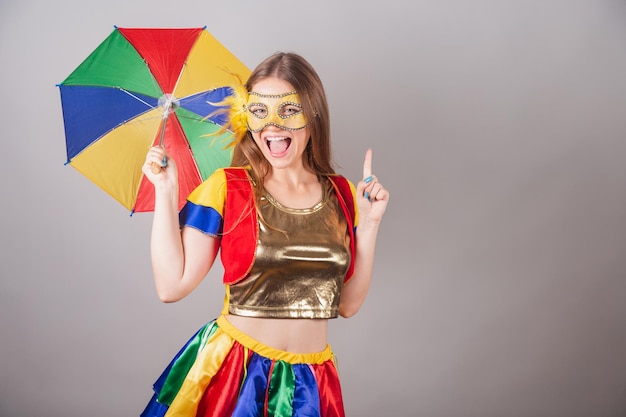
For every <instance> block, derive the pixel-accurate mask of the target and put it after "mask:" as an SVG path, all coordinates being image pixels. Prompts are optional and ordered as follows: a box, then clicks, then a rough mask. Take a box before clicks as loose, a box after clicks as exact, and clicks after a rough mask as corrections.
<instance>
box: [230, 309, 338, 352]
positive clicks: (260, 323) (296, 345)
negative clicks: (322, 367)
mask: <svg viewBox="0 0 626 417" xmlns="http://www.w3.org/2000/svg"><path fill="white" fill-rule="evenodd" d="M226 319H227V320H228V321H229V322H230V323H231V324H232V325H233V326H235V327H236V328H238V329H239V330H241V331H242V332H244V333H246V334H247V335H248V336H250V337H251V338H253V339H255V340H257V341H258V342H261V343H263V344H264V345H267V346H269V347H272V348H274V349H278V350H284V351H287V352H292V353H315V352H320V351H322V350H324V349H325V348H326V346H327V343H328V341H327V340H328V337H327V332H328V320H326V319H273V318H260V317H244V316H235V315H232V314H228V315H226Z"/></svg>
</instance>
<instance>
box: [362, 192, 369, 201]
mask: <svg viewBox="0 0 626 417" xmlns="http://www.w3.org/2000/svg"><path fill="white" fill-rule="evenodd" d="M363 197H365V198H367V199H368V200H369V198H370V193H369V191H366V192H365V194H363Z"/></svg>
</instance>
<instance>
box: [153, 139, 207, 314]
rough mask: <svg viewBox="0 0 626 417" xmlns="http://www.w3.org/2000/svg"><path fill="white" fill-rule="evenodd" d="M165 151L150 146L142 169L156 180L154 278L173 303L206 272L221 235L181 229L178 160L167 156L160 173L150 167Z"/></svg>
mask: <svg viewBox="0 0 626 417" xmlns="http://www.w3.org/2000/svg"><path fill="white" fill-rule="evenodd" d="M164 155H165V152H164V150H163V148H161V147H158V146H156V147H153V148H151V149H150V151H149V152H148V156H147V157H146V163H145V164H144V167H143V172H144V175H145V176H146V177H147V178H148V180H150V181H151V182H152V183H153V184H154V194H155V200H154V217H153V221H152V236H151V241H150V253H151V258H152V270H153V274H154V282H155V286H156V291H157V294H158V296H159V299H160V300H161V301H163V302H165V303H170V302H174V301H178V300H180V299H182V298H184V297H185V296H187V295H188V294H189V293H190V292H191V291H192V290H193V289H194V288H196V286H198V284H199V283H200V281H202V279H203V278H204V277H205V276H206V274H207V273H208V272H209V269H210V268H211V266H212V265H213V262H214V261H215V257H216V255H217V251H218V249H219V239H218V238H214V237H211V236H209V235H206V234H204V233H202V232H200V231H198V230H196V229H194V228H191V227H185V228H183V230H182V232H181V231H180V225H179V220H178V171H177V168H176V162H175V161H174V160H172V159H168V164H167V167H165V168H162V169H161V171H160V172H159V173H157V174H155V173H153V172H152V170H151V165H152V163H156V164H159V165H160V161H161V160H163V156H164Z"/></svg>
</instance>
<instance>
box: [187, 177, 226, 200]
mask: <svg viewBox="0 0 626 417" xmlns="http://www.w3.org/2000/svg"><path fill="white" fill-rule="evenodd" d="M225 193H226V171H225V169H224V168H219V169H217V170H216V171H215V172H214V173H213V174H211V175H210V176H209V177H208V178H207V179H206V180H204V181H203V182H202V183H201V184H200V185H198V186H197V187H196V188H195V189H194V190H193V191H192V192H191V194H189V196H188V197H187V200H188V201H190V202H192V203H194V204H199V205H203V206H214V205H215V204H216V203H217V202H219V201H223V200H224V196H225Z"/></svg>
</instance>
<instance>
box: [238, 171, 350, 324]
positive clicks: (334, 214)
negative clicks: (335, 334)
mask: <svg viewBox="0 0 626 417" xmlns="http://www.w3.org/2000/svg"><path fill="white" fill-rule="evenodd" d="M322 185H323V190H324V193H323V198H322V200H321V201H320V202H319V203H318V204H316V205H315V206H314V207H311V208H308V209H292V208H288V207H284V206H282V205H281V204H280V203H279V202H278V201H276V200H275V199H274V198H273V197H272V196H271V195H270V194H269V193H267V191H266V193H265V196H264V197H263V198H262V199H261V202H260V206H259V210H260V212H261V214H262V216H263V219H264V221H261V220H259V219H258V215H257V221H258V224H259V242H258V243H257V248H256V252H255V259H254V264H253V266H252V269H251V271H250V274H249V275H248V277H246V278H245V279H244V280H242V281H240V282H238V283H236V284H232V285H230V286H229V287H228V291H229V304H228V312H229V313H230V314H234V315H238V316H249V317H266V318H323V319H328V318H335V317H337V316H338V310H339V297H340V295H341V288H342V286H343V280H344V277H345V274H346V272H347V270H348V266H349V264H350V238H349V235H348V230H347V227H348V226H347V222H346V219H345V217H344V215H343V212H342V211H341V207H340V206H339V202H338V201H337V196H336V195H335V193H334V191H333V187H332V184H331V183H330V181H328V180H324V181H323V183H322ZM268 225H269V226H268Z"/></svg>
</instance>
